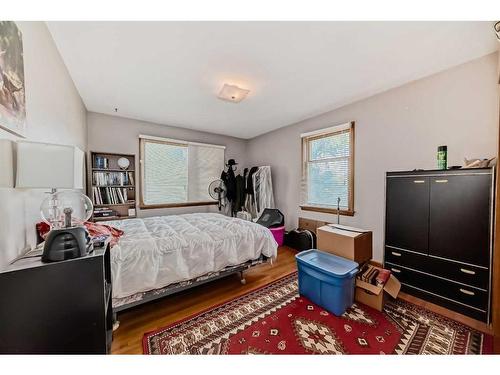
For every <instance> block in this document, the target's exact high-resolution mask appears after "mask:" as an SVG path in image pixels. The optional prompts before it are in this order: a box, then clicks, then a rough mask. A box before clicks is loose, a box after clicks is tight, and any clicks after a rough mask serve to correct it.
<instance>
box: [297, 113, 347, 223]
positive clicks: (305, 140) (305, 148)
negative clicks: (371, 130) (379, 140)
mask: <svg viewBox="0 0 500 375" xmlns="http://www.w3.org/2000/svg"><path fill="white" fill-rule="evenodd" d="M335 128H337V129H339V130H335ZM344 132H349V134H350V136H349V156H348V159H349V177H348V183H349V189H348V196H349V198H348V207H347V209H340V210H337V208H333V207H332V206H326V205H315V204H310V203H308V202H307V196H308V189H309V183H308V166H309V163H310V162H311V160H310V152H309V151H310V142H311V141H314V140H317V139H321V138H326V137H331V136H332V135H335V134H340V133H344ZM354 136H355V132H354V121H350V122H348V123H344V124H339V125H336V126H333V127H330V128H327V129H322V130H318V131H316V132H311V133H310V134H309V135H307V134H303V135H302V139H301V142H302V186H301V195H302V202H301V204H300V206H299V207H300V208H301V209H302V210H304V211H315V212H323V213H328V214H340V215H343V216H354V213H355V211H354V147H355V146H354ZM332 159H334V158H332Z"/></svg>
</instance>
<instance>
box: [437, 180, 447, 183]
mask: <svg viewBox="0 0 500 375" xmlns="http://www.w3.org/2000/svg"><path fill="white" fill-rule="evenodd" d="M436 182H437V183H438V184H446V183H447V182H448V180H436Z"/></svg>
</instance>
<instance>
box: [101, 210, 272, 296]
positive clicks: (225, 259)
mask: <svg viewBox="0 0 500 375" xmlns="http://www.w3.org/2000/svg"><path fill="white" fill-rule="evenodd" d="M106 224H109V225H112V226H114V227H116V228H119V229H121V230H123V231H124V232H125V234H124V235H123V236H122V237H121V238H120V240H119V242H118V244H117V245H116V246H114V247H113V248H112V249H111V271H112V278H113V297H114V298H122V297H127V296H130V295H132V294H135V293H138V292H145V291H148V290H152V289H157V288H161V287H165V286H167V285H169V284H172V283H176V282H180V281H184V280H189V279H192V278H195V277H198V276H202V275H204V274H206V273H208V272H216V271H220V270H222V269H223V268H224V267H227V266H234V265H237V264H240V263H243V262H246V261H248V260H251V259H257V258H258V257H260V255H261V254H263V255H265V256H267V257H276V252H277V248H278V245H277V243H276V241H275V240H274V237H273V235H272V234H271V232H270V231H269V229H267V228H265V227H263V226H261V225H259V224H255V223H252V222H249V221H244V220H241V219H236V218H230V217H227V216H224V215H220V214H212V213H198V214H187V215H171V216H159V217H150V218H144V219H129V220H121V221H120V220H117V221H108V222H106Z"/></svg>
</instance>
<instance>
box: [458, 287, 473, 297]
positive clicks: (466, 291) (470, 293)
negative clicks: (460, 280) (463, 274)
mask: <svg viewBox="0 0 500 375" xmlns="http://www.w3.org/2000/svg"><path fill="white" fill-rule="evenodd" d="M460 291H461V292H462V293H463V294H467V295H468V296H474V295H475V294H476V293H474V292H471V291H470V290H467V289H462V288H460Z"/></svg>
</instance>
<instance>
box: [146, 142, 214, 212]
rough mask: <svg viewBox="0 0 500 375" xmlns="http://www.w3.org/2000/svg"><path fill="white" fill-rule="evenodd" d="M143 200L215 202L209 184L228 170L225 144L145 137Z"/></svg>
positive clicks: (153, 202) (152, 203) (148, 203)
mask: <svg viewBox="0 0 500 375" xmlns="http://www.w3.org/2000/svg"><path fill="white" fill-rule="evenodd" d="M140 150H141V177H142V189H141V192H142V202H141V204H142V205H143V206H145V207H146V208H147V206H168V205H174V206H182V205H191V204H204V203H213V202H214V200H213V199H212V198H211V197H210V195H209V194H208V185H209V184H210V183H211V182H212V181H214V180H217V179H219V178H220V174H221V171H222V170H223V169H224V147H223V146H216V145H207V144H200V143H190V142H184V141H176V140H162V139H159V138H156V137H150V138H146V137H141V138H140Z"/></svg>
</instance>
